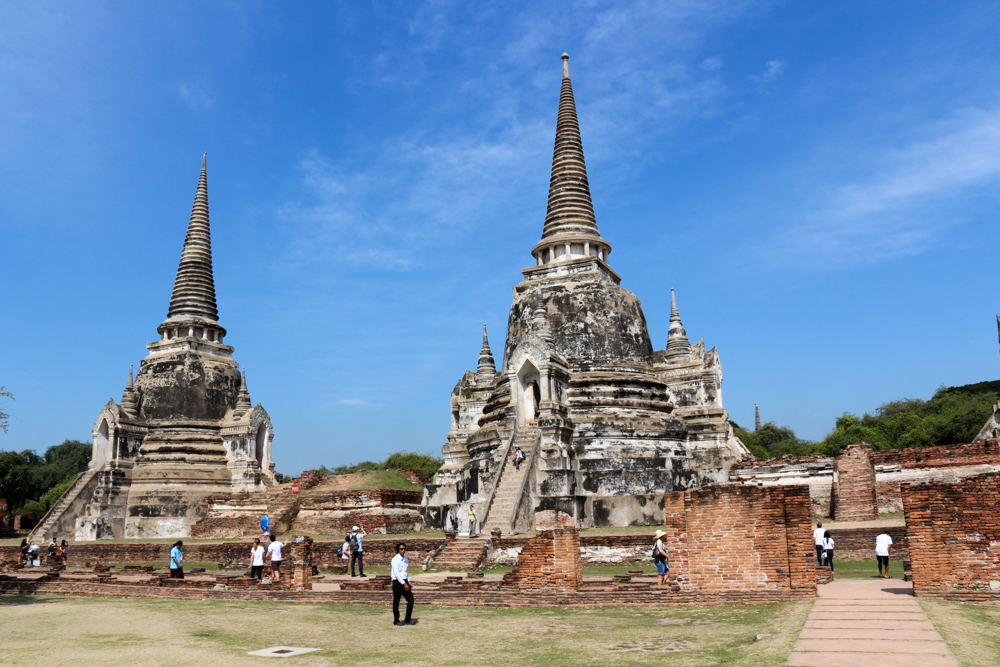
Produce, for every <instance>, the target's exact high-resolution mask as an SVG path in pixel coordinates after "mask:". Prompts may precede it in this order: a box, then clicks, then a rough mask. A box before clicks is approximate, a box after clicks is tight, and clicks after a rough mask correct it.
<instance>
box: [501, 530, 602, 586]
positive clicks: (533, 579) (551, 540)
mask: <svg viewBox="0 0 1000 667" xmlns="http://www.w3.org/2000/svg"><path fill="white" fill-rule="evenodd" d="M535 529H536V530H537V531H538V533H537V534H536V535H535V536H534V537H532V538H530V539H528V541H527V542H526V543H525V544H524V546H523V547H522V549H521V554H520V556H518V559H517V565H515V566H514V569H513V570H511V571H510V572H508V573H506V574H505V575H503V583H502V584H501V588H519V589H529V590H530V589H541V588H548V589H555V590H563V591H567V590H575V589H577V588H579V587H580V584H581V583H582V582H583V560H582V559H581V558H580V529H579V528H577V527H576V525H575V523H574V521H573V519H572V517H570V516H569V515H567V514H565V513H563V512H558V511H553V510H546V511H544V512H538V513H537V514H536V515H535Z"/></svg>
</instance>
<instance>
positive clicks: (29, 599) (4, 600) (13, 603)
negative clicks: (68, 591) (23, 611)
mask: <svg viewBox="0 0 1000 667" xmlns="http://www.w3.org/2000/svg"><path fill="white" fill-rule="evenodd" d="M65 601H66V599H65V598H53V597H46V596H42V595H21V594H19V593H18V594H14V595H10V594H6V593H3V594H0V607H20V606H24V605H29V604H59V603H61V602H65Z"/></svg>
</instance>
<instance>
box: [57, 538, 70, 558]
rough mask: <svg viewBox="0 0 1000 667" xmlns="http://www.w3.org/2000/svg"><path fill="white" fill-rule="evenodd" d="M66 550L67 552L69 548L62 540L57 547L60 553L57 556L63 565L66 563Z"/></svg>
mask: <svg viewBox="0 0 1000 667" xmlns="http://www.w3.org/2000/svg"><path fill="white" fill-rule="evenodd" d="M68 550H69V547H68V545H67V544H66V540H63V541H62V544H60V545H59V551H60V552H62V553H60V554H59V555H60V556H62V559H63V562H64V563H65V562H66V554H67V553H68Z"/></svg>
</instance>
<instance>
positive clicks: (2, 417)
mask: <svg viewBox="0 0 1000 667" xmlns="http://www.w3.org/2000/svg"><path fill="white" fill-rule="evenodd" d="M4 389H5V387H0V398H9V399H10V400H12V401H13V400H14V394H12V393H10V392H9V391H4ZM9 424H10V415H9V414H7V412H5V411H4V410H0V429H2V430H3V432H4V433H6V432H7V426H8V425H9Z"/></svg>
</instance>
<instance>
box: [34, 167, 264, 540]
mask: <svg viewBox="0 0 1000 667" xmlns="http://www.w3.org/2000/svg"><path fill="white" fill-rule="evenodd" d="M218 317H219V314H218V308H217V306H216V301H215V280H214V276H213V273H212V240H211V230H210V228H209V218H208V181H207V176H206V160H205V159H203V160H202V166H201V177H200V179H199V181H198V189H197V192H196V194H195V199H194V206H193V207H192V209H191V218H190V220H189V222H188V226H187V236H186V237H185V239H184V249H183V251H182V253H181V260H180V266H179V267H178V269H177V279H176V281H175V282H174V290H173V295H172V297H171V299H170V308H169V310H168V312H167V319H166V320H164V321H163V323H162V324H160V325H159V326H158V327H157V333H158V334H159V340H157V341H154V342H152V343H149V344H148V345H146V347H147V349H148V350H149V354H148V355H147V356H146V358H145V359H143V360H142V362H141V363H140V365H139V372H138V373H136V374H135V377H134V379H133V375H132V371H131V370H130V371H129V376H128V382H127V383H126V385H125V391H124V392H123V393H122V399H121V402H120V403H116V402H115V401H114V399H111V400H109V401H108V402H107V404H106V405H105V406H104V407H103V408H102V409H101V411H100V413H99V414H98V415H97V419H96V420H95V421H94V430H93V437H94V444H93V456H92V458H91V462H90V468H89V470H87V471H86V472H84V473H82V474H81V475H80V476H79V477H78V478H77V479H76V481H75V482H74V483H73V485H72V486H71V487H70V488H69V489H68V490H67V491H66V493H65V494H64V495H63V496H62V498H60V500H59V501H58V502H57V503H56V505H54V506H53V507H52V509H51V510H50V511H49V513H48V514H47V515H46V516H45V517H44V519H43V520H42V521H41V522H40V523H39V525H38V527H37V528H36V529H35V530H34V531H33V533H32V539H33V540H34V541H36V542H44V541H47V540H48V539H49V538H50V537H53V536H57V535H58V536H62V537H68V538H70V539H75V540H93V539H101V538H122V537H129V538H152V537H186V536H188V535H190V534H191V533H190V531H191V526H192V525H193V524H194V523H196V522H197V521H198V520H199V519H201V518H202V517H203V516H204V515H205V511H206V503H205V498H206V497H207V496H209V495H211V494H220V493H233V492H239V491H243V492H251V491H264V490H267V489H268V488H270V487H271V486H273V485H274V484H275V483H276V481H275V473H274V462H273V461H272V460H271V441H272V438H273V437H274V430H273V428H272V425H271V419H270V417H269V416H268V414H267V411H265V410H264V408H263V407H261V405H260V404H259V403H258V404H257V405H256V406H254V405H253V404H252V402H251V401H250V393H249V391H248V390H247V384H246V371H245V369H244V371H243V372H242V373H241V372H240V368H239V366H238V364H237V363H236V361H235V360H234V359H233V350H234V348H233V347H231V346H229V345H226V344H225V343H224V342H223V341H224V338H225V336H226V329H225V328H223V327H222V325H221V324H219V321H218Z"/></svg>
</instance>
